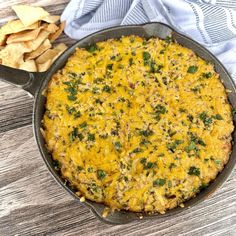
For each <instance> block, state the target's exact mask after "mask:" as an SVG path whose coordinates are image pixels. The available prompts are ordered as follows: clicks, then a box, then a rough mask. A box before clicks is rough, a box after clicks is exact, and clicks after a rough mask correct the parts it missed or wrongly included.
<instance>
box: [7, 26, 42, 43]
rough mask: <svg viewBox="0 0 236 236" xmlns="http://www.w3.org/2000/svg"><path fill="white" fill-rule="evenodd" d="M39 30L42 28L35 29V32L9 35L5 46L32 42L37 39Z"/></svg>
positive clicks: (29, 31)
mask: <svg viewBox="0 0 236 236" xmlns="http://www.w3.org/2000/svg"><path fill="white" fill-rule="evenodd" d="M41 29H42V28H41V27H39V28H38V29H35V30H27V31H23V32H19V33H15V34H11V35H10V36H9V37H8V39H7V44H10V43H19V42H24V41H31V40H34V39H36V38H37V37H38V34H39V32H40V30H41Z"/></svg>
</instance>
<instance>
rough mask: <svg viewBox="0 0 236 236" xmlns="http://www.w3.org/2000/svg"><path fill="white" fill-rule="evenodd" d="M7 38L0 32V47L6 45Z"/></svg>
mask: <svg viewBox="0 0 236 236" xmlns="http://www.w3.org/2000/svg"><path fill="white" fill-rule="evenodd" d="M6 40H7V36H6V35H5V34H2V33H1V31H0V46H4V45H6Z"/></svg>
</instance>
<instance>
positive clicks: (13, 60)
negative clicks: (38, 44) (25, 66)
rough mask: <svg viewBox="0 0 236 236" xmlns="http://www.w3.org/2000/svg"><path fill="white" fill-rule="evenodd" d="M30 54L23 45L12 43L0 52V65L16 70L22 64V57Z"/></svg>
mask: <svg viewBox="0 0 236 236" xmlns="http://www.w3.org/2000/svg"><path fill="white" fill-rule="evenodd" d="M26 52H30V49H29V48H27V47H26V45H25V44H24V43H12V44H9V45H7V46H6V47H5V48H3V49H2V50H1V51H0V59H1V61H2V65H5V66H10V67H14V68H18V67H19V65H20V64H21V63H22V62H23V55H24V53H26Z"/></svg>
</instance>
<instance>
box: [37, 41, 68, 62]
mask: <svg viewBox="0 0 236 236" xmlns="http://www.w3.org/2000/svg"><path fill="white" fill-rule="evenodd" d="M66 49H67V46H66V45H65V44H64V43H60V44H58V45H57V46H56V47H55V48H52V49H48V50H47V51H46V52H44V53H43V54H42V55H41V56H40V57H38V58H37V59H36V63H37V64H43V63H45V62H46V61H48V60H52V61H55V60H56V58H57V57H58V56H60V55H61V53H62V52H64V51H65V50H66Z"/></svg>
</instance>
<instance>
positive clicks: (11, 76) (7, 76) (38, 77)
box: [0, 65, 46, 96]
mask: <svg viewBox="0 0 236 236" xmlns="http://www.w3.org/2000/svg"><path fill="white" fill-rule="evenodd" d="M45 75H46V72H28V71H25V70H19V69H15V68H11V67H8V66H3V65H0V80H3V81H5V82H7V83H10V84H13V85H16V86H17V87H20V88H22V89H24V90H25V91H27V92H29V93H30V94H31V95H33V96H35V94H36V93H37V91H38V89H39V87H40V84H41V82H42V81H43V79H44V78H45Z"/></svg>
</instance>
